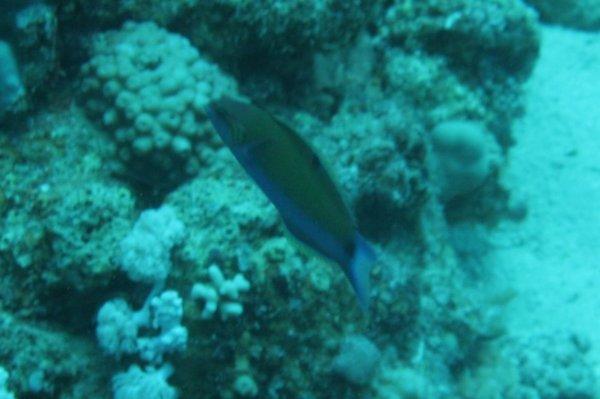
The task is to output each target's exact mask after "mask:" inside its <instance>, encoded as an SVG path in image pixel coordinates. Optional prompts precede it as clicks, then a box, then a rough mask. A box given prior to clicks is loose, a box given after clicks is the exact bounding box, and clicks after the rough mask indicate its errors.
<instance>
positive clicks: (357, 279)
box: [206, 97, 375, 309]
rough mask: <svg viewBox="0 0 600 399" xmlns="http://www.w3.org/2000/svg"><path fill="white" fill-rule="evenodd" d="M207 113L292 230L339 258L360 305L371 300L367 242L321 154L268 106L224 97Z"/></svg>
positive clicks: (372, 256) (320, 251) (321, 251)
mask: <svg viewBox="0 0 600 399" xmlns="http://www.w3.org/2000/svg"><path fill="white" fill-rule="evenodd" d="M206 112H207V115H208V117H209V119H210V120H211V122H212V124H213V126H214V127H215V130H216V131H217V132H218V133H219V135H220V136H221V138H222V140H223V141H224V142H225V144H226V145H227V146H228V147H229V149H230V150H231V152H232V153H233V155H234V156H235V157H236V159H237V160H238V162H239V163H240V164H241V165H242V166H243V168H244V169H245V170H246V172H247V173H248V175H250V177H252V179H253V180H254V181H255V182H256V184H257V185H258V186H259V187H260V188H261V189H262V191H263V192H264V193H265V195H266V196H267V197H268V198H269V200H270V201H271V202H272V203H273V205H275V207H276V208H277V210H278V211H279V214H280V215H281V217H282V219H283V222H284V224H285V226H286V227H287V229H288V230H289V231H290V233H291V234H292V235H293V236H294V237H295V238H296V239H297V240H299V241H300V242H301V243H302V244H304V245H306V246H308V247H309V248H311V249H312V250H314V251H315V252H317V253H318V254H320V255H322V256H323V257H325V258H327V259H329V260H332V261H334V262H335V263H337V264H338V265H339V266H340V267H341V268H342V270H343V271H344V273H345V274H346V276H347V277H348V279H349V280H350V283H351V284H352V287H353V288H354V291H355V292H356V295H357V297H358V300H359V302H360V304H361V306H362V307H363V308H364V309H367V308H368V303H369V272H370V268H371V265H372V264H373V262H374V261H375V254H374V252H373V250H372V248H371V246H370V245H369V244H368V243H367V242H366V241H365V239H364V238H363V237H362V236H361V235H360V234H359V233H358V231H357V229H356V227H355V224H354V221H353V219H352V215H351V214H350V211H349V209H348V207H347V206H346V204H345V202H344V200H343V198H342V196H341V194H340V192H339V190H338V189H337V186H336V184H335V183H334V181H333V179H332V178H331V176H330V174H329V173H328V172H327V170H326V168H325V167H324V166H323V163H322V162H321V160H320V158H319V156H318V155H317V154H316V153H315V151H314V150H313V149H312V148H311V147H310V145H309V144H308V143H307V142H306V141H304V140H303V139H302V137H300V136H299V135H298V134H297V133H296V132H295V131H294V130H292V129H291V128H290V127H288V126H286V125H285V124H284V123H282V122H281V121H279V120H277V119H276V118H274V117H273V116H271V115H270V114H269V113H268V112H267V111H265V110H263V109H261V108H259V107H257V106H255V105H252V104H249V103H246V102H242V101H239V100H235V99H232V98H229V97H223V98H221V99H219V100H217V101H214V102H212V103H210V105H209V106H208V107H207V108H206Z"/></svg>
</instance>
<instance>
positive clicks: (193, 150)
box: [82, 22, 236, 189]
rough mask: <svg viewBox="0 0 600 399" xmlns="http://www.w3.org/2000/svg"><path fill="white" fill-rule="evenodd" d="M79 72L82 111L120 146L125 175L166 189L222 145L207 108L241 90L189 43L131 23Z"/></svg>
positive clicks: (98, 45)
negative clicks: (209, 121) (213, 128)
mask: <svg viewBox="0 0 600 399" xmlns="http://www.w3.org/2000/svg"><path fill="white" fill-rule="evenodd" d="M82 72H83V83H82V86H83V87H82V90H83V95H84V101H85V103H84V106H85V108H86V110H87V111H88V113H89V114H90V115H91V116H92V118H93V119H94V120H95V121H97V122H98V123H99V124H100V125H101V126H102V127H103V129H105V130H106V131H108V132H109V133H110V135H111V137H112V138H113V140H114V141H115V142H116V143H117V146H118V154H119V157H120V159H121V160H122V161H124V163H125V164H126V165H127V167H128V171H127V172H128V174H130V175H133V176H134V177H135V178H137V179H138V180H140V181H143V182H145V183H147V184H150V185H152V186H154V187H157V186H158V187H159V188H166V189H169V188H172V187H174V186H176V185H177V184H178V183H180V182H181V181H183V180H185V179H186V178H187V177H188V176H190V175H193V174H195V173H196V172H197V171H198V170H199V168H200V166H201V165H202V164H203V163H208V162H209V160H208V158H209V157H210V154H211V150H210V149H211V148H214V147H216V146H218V141H215V138H214V136H213V135H212V133H211V132H212V130H211V129H210V126H209V124H208V121H207V119H206V118H205V115H204V112H203V108H204V106H205V105H206V104H207V103H208V102H209V101H210V100H211V99H213V98H217V97H219V96H221V95H222V94H224V93H234V92H235V91H236V84H235V82H234V81H233V80H232V79H230V78H229V77H227V76H225V75H224V74H223V73H222V72H221V71H220V70H219V68H218V67H217V66H215V65H213V64H211V63H209V62H207V61H205V60H203V59H202V58H201V57H200V55H199V54H198V51H197V50H196V49H195V48H194V47H193V46H192V45H191V44H190V43H189V42H188V40H187V39H185V38H184V37H182V36H179V35H176V34H172V33H169V32H167V31H166V30H164V29H162V28H159V27H158V26H156V25H155V24H153V23H134V22H127V23H126V24H125V25H124V27H123V28H122V29H121V30H119V31H110V32H107V33H102V34H99V35H98V36H97V37H96V38H95V41H94V43H93V45H92V57H91V59H90V60H89V62H87V63H86V64H85V65H84V66H83V68H82ZM148 170H151V171H152V173H148Z"/></svg>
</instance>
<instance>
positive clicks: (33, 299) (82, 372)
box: [0, 0, 588, 399]
mask: <svg viewBox="0 0 600 399" xmlns="http://www.w3.org/2000/svg"><path fill="white" fill-rule="evenodd" d="M51 4H53V5H54V6H55V8H53V7H48V6H44V5H43V4H40V3H39V2H31V3H28V4H24V5H23V7H17V9H16V10H13V11H11V12H10V21H9V23H10V24H13V22H14V21H16V20H17V19H18V18H21V19H18V20H19V21H21V22H19V24H18V25H14V24H13V25H11V26H14V27H17V28H18V29H17V32H18V31H19V29H20V32H21V33H18V34H16V35H15V36H11V37H10V38H8V39H5V38H2V39H1V40H3V41H6V43H9V44H10V46H11V48H12V50H13V51H14V53H15V54H14V55H15V58H17V61H18V62H17V67H18V68H20V73H21V75H20V77H21V78H22V81H23V84H24V86H25V88H26V89H27V93H28V95H29V94H30V93H33V92H35V89H31V88H32V87H38V88H39V87H42V85H43V83H39V82H47V81H48V79H50V78H49V75H52V73H53V71H56V69H55V68H56V62H57V60H60V62H62V63H63V65H61V67H62V68H61V73H63V74H64V78H63V80H61V81H60V82H61V85H60V88H58V89H57V90H56V92H53V91H52V90H48V91H47V92H44V95H46V96H48V102H47V103H45V102H43V100H41V102H40V103H34V104H36V107H37V108H35V114H33V116H32V117H31V118H30V119H28V120H26V121H27V122H28V123H26V124H24V126H23V128H22V130H20V131H17V130H16V129H14V131H12V130H11V131H10V132H9V134H3V135H0V176H2V190H0V262H1V263H2V265H3V267H2V268H0V305H1V308H2V311H3V312H7V313H2V319H3V320H1V321H2V322H0V341H1V343H2V345H0V347H1V348H2V350H0V364H2V365H3V366H4V367H5V368H6V371H7V372H8V373H9V374H10V378H9V386H10V388H11V389H12V390H13V391H14V392H15V396H19V397H21V396H23V397H29V396H36V395H37V396H40V397H46V396H47V397H64V398H70V397H73V398H76V397H98V398H104V397H109V396H110V389H111V385H110V376H111V375H112V376H113V378H112V394H113V396H114V397H115V398H117V399H129V398H137V397H141V396H145V397H148V398H149V399H150V398H154V397H157V398H158V397H160V398H175V397H177V396H178V395H180V396H181V397H184V398H186V397H197V396H198V395H200V394H201V395H202V396H203V397H209V398H210V397H219V398H224V399H234V398H243V397H261V398H262V397H264V398H286V397H291V398H311V399H321V398H323V399H324V398H331V397H336V398H346V399H353V398H358V397H373V398H379V399H384V398H400V397H409V398H410V397H414V398H427V399H431V398H437V397H439V398H444V397H458V395H459V391H460V389H461V387H460V386H459V384H458V383H459V382H462V381H459V379H462V378H463V376H464V375H466V374H467V373H468V372H469V371H470V370H475V369H477V367H479V366H481V364H480V360H479V359H481V356H482V354H483V353H485V351H486V350H487V349H489V343H490V342H492V341H494V340H496V339H497V338H498V337H500V336H502V334H503V328H502V327H503V326H502V323H501V307H502V304H501V303H499V302H498V301H494V300H493V299H490V298H487V297H486V295H484V294H478V293H477V292H476V291H475V290H474V289H473V286H474V285H475V284H474V282H473V274H472V273H470V271H469V270H467V269H468V267H466V266H465V265H464V264H463V261H462V260H463V258H464V257H463V255H464V254H462V253H458V254H457V251H458V252H460V251H461V248H459V247H458V246H457V245H454V243H453V242H452V241H451V233H452V227H449V223H455V222H457V221H460V222H464V220H465V219H469V223H473V224H476V223H482V222H483V223H490V222H493V221H494V220H498V219H499V218H502V217H504V216H505V214H504V213H503V209H505V208H506V204H507V203H508V192H507V191H506V190H505V189H504V188H503V187H502V186H501V184H500V182H499V173H500V169H501V168H502V166H503V164H502V157H503V156H504V155H505V153H506V152H507V151H508V150H509V148H510V143H511V130H510V124H511V121H512V120H513V119H514V117H515V116H516V115H518V110H519V94H520V91H519V90H520V84H521V82H522V81H523V79H525V78H526V76H527V75H528V73H529V72H530V70H531V68H532V65H533V62H534V60H535V57H536V56H537V46H538V37H537V33H536V25H535V22H536V21H535V17H534V16H533V14H532V13H531V11H530V10H529V9H528V8H526V6H524V5H522V4H521V3H520V2H518V1H516V0H515V1H513V0H511V1H500V0H494V1H491V2H472V1H467V0H452V1H441V0H427V1H419V2H416V1H401V0H398V1H391V2H389V1H374V2H367V1H363V0H356V1H349V2H348V1H338V0H327V1H299V0H298V1H295V0H294V1H267V0H264V1H257V2H239V1H233V0H210V1H206V2H198V1H195V0H181V1H175V2H166V1H159V0H129V1H119V2H111V1H104V0H103V1H99V2H97V3H96V4H95V5H94V6H88V5H87V2H82V1H81V0H54V1H53V2H52V3H51ZM27 7H42V8H33V9H29V8H27ZM22 9H27V10H29V11H27V12H23V13H21V11H22ZM36 10H38V11H36ZM44 10H45V11H44ZM17 14H19V15H20V17H18V18H17ZM7 15H9V14H7ZM55 15H56V17H55ZM26 17H27V18H26ZM14 18H17V19H14ZM55 18H58V19H57V20H56V19H55ZM126 19H131V20H130V21H128V22H125V21H124V20H126ZM27 21H29V22H27ZM36 21H38V22H36ZM39 21H46V22H47V28H48V30H44V29H42V28H43V27H44V26H45V25H44V24H43V23H42V22H39ZM56 21H57V22H58V28H57V26H56V25H55V23H56ZM88 21H89V22H90V23H89V24H86V22H88ZM134 21H135V22H134ZM123 22H125V23H124V24H123ZM83 25H85V26H86V30H85V31H84V30H83V28H81V26H83ZM167 27H168V30H167ZM57 36H58V37H57ZM26 38H33V39H31V40H32V41H30V42H27V40H26ZM28 40H29V39H28ZM55 40H56V42H57V43H59V45H58V46H54V45H52V43H54V42H55ZM27 43H30V44H27ZM31 43H35V45H33V44H31ZM38 45H39V49H37V50H36V49H34V47H35V46H38ZM28 46H29V47H28ZM32 46H33V47H32ZM27 49H28V50H27ZM25 50H27V51H29V50H31V52H32V55H35V54H41V55H42V58H43V59H40V65H39V68H40V69H39V70H38V71H37V72H32V71H33V69H27V63H28V62H31V61H27V59H25V58H23V59H21V52H22V51H23V52H26V51H25ZM6 65H8V64H6ZM24 65H25V69H23V68H24ZM225 70H226V71H228V72H230V73H231V75H232V76H235V77H236V80H234V78H231V77H229V76H228V75H226V74H225V73H224V72H222V71H225ZM23 71H24V72H23ZM28 71H29V72H28ZM13 72H14V71H13ZM78 74H79V75H78ZM30 75H38V76H40V77H41V78H40V80H38V81H34V80H31V79H32V78H31V76H30ZM76 77H79V78H80V79H79V80H77V79H75V78H76ZM71 81H72V82H71ZM30 82H34V83H30ZM35 82H38V83H35ZM31 84H33V86H31ZM79 84H81V87H78V85H79ZM238 86H239V87H242V88H243V92H244V95H245V96H248V97H249V98H251V99H253V100H255V101H256V102H259V103H261V105H262V106H264V107H265V108H266V109H268V110H269V111H271V112H273V113H274V114H275V115H277V116H278V117H279V118H280V119H281V120H282V122H283V123H286V124H288V125H289V126H290V127H292V128H294V129H296V130H297V131H298V133H299V134H300V135H302V136H303V137H304V138H306V139H307V140H308V141H309V142H311V143H312V144H313V145H314V146H315V147H316V148H317V149H318V150H319V151H320V152H321V154H322V158H323V160H324V161H325V162H327V163H329V164H330V167H331V170H332V172H333V174H334V175H335V176H336V177H337V180H338V181H339V186H340V191H341V192H342V193H343V195H344V197H345V198H346V199H347V201H348V203H349V205H350V207H351V208H352V211H353V213H354V215H355V217H356V221H357V224H358V226H359V229H360V230H361V231H362V232H363V233H364V234H365V235H366V236H367V237H368V238H369V239H370V240H372V241H373V243H374V246H375V247H376V249H377V252H378V257H379V258H378V259H379V260H378V262H377V264H376V265H375V266H374V268H373V272H372V276H371V277H372V286H373V287H372V300H371V303H372V307H371V309H370V310H369V314H368V316H365V314H364V313H362V311H361V310H360V308H359V306H357V303H356V298H355V297H354V295H353V293H352V290H351V287H350V285H349V284H348V281H347V280H346V278H345V276H344V271H343V270H340V268H339V267H338V266H332V265H329V264H327V263H326V262H324V261H322V260H321V259H319V258H316V257H314V256H312V255H311V254H307V253H306V251H303V250H302V248H298V247H297V246H296V245H294V243H293V242H292V240H290V239H289V238H287V237H286V235H285V227H284V224H283V223H282V221H281V220H280V218H279V217H278V215H277V213H276V210H275V208H274V207H273V206H272V205H271V204H270V203H269V202H268V201H267V199H266V198H265V197H264V196H263V195H262V194H261V192H260V191H259V190H258V188H257V187H255V186H254V184H253V183H252V181H251V180H250V179H248V178H247V177H246V175H245V174H244V172H243V170H242V169H241V168H240V166H239V165H238V164H237V163H236V161H235V159H234V158H233V156H232V155H231V154H230V153H229V152H228V151H227V150H226V149H225V148H223V146H222V144H221V142H220V141H219V139H218V136H217V135H216V134H214V132H213V131H212V128H211V127H210V125H209V123H208V121H207V120H206V117H205V115H204V107H205V105H206V104H208V102H209V101H211V100H212V99H215V98H218V97H219V96H221V95H224V94H228V95H237V94H236V93H237V91H238V89H237V87H238ZM74 93H78V97H79V101H77V102H76V103H73V102H72V101H71V99H72V98H74V97H75V95H74ZM65 99H67V100H65ZM81 109H83V110H84V111H85V112H86V113H85V114H84V113H83V112H81ZM86 117H87V118H89V119H90V120H91V121H92V122H93V123H94V124H95V125H93V124H91V123H89V122H88V121H87V119H86ZM457 120H458V121H463V122H456V121H457ZM452 121H454V122H452ZM465 121H469V122H465ZM457 124H458V127H457ZM11 129H12V128H11ZM442 171H443V173H440V172H442ZM444 173H447V174H444ZM440 176H441V177H440ZM437 193H442V194H441V195H437ZM477 201H480V202H477ZM474 203H475V204H477V206H472V204H474ZM461 206H463V207H461ZM150 207H153V208H156V209H154V210H151V209H149V208H150ZM467 208H468V209H467ZM136 220H137V222H136ZM465 223H466V222H465ZM490 224H492V223H490ZM464 251H468V249H466V250H464ZM464 251H463V252H464ZM473 256H477V254H475V255H473ZM17 287H18V288H17ZM190 288H191V290H190ZM94 316H96V317H94ZM94 330H95V331H96V337H95V338H96V339H97V341H98V342H93V341H94V340H95V338H94V337H93V333H91V331H94ZM23 342H25V343H26V344H25V345H23ZM68 342H75V344H70V345H67V343H68ZM92 342H93V343H92ZM24 347H25V348H26V349H25V350H21V348H24ZM538 349H539V348H538ZM568 351H569V353H571V352H574V350H573V348H572V347H571V348H570V349H568ZM101 352H104V354H105V355H109V356H105V358H102V357H101ZM390 353H391V355H390ZM513 357H517V356H516V355H514V356H513ZM570 357H572V356H571V355H569V358H570ZM543 358H544V361H545V362H547V363H548V364H554V365H556V366H557V367H560V366H562V365H564V362H562V360H557V359H556V356H554V355H553V354H548V355H547V356H546V355H544V356H543ZM521 360H522V361H521V363H522V364H523V365H525V364H527V367H526V368H527V370H533V371H534V374H536V375H537V374H539V375H544V374H543V372H540V371H539V370H536V369H535V367H534V366H530V365H529V363H532V361H531V360H530V359H529V358H523V359H521ZM136 363H137V364H136ZM572 363H573V364H575V363H576V362H572ZM567 366H569V365H567ZM575 366H577V367H575V368H580V367H579V366H580V365H577V364H575ZM570 368H571V367H570V366H569V369H570ZM423 370H426V371H427V372H426V373H425V372H424V371H423ZM523 370H525V369H523V368H522V369H519V372H518V373H516V374H518V375H519V376H521V377H522V381H523V382H524V385H528V386H529V388H530V389H534V390H537V391H538V392H542V393H543V392H546V391H544V389H546V388H545V387H543V386H542V385H541V384H542V382H540V381H541V378H537V380H536V381H537V382H540V385H536V384H537V382H536V383H533V382H527V383H525V381H529V380H527V379H526V376H525V375H526V372H525V371H523ZM585 373H587V372H585ZM585 373H584V374H585ZM573 374H575V373H573ZM586 376H587V374H585V375H584V377H585V378H584V379H583V380H582V381H583V384H582V385H581V386H583V388H581V386H580V387H579V388H577V386H576V384H575V382H574V378H571V377H572V375H571V374H568V375H567V377H564V376H563V377H564V378H563V377H561V378H563V379H565V380H568V381H567V383H566V385H569V386H574V387H576V388H577V389H579V391H577V392H584V393H586V394H587V392H588V391H587V389H588V385H587V382H586V381H587V380H586V378H587V377H586ZM521 377H520V378H521ZM433 381H435V383H436V384H435V385H436V387H435V389H433V388H432V389H430V390H422V389H421V388H422V387H423V386H425V385H428V384H429V385H431V382H433ZM520 381H521V380H520ZM544 384H545V383H544ZM546 385H547V384H546ZM551 394H554V393H551ZM28 395H29V396H28ZM44 395H45V396H44ZM540 395H541V393H540Z"/></svg>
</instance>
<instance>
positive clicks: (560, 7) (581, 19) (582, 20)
mask: <svg viewBox="0 0 600 399" xmlns="http://www.w3.org/2000/svg"><path fill="white" fill-rule="evenodd" d="M526 2H527V3H529V4H531V5H532V6H533V7H535V9H536V10H538V12H539V13H540V17H541V19H542V20H543V21H545V22H549V23H553V24H559V25H563V26H565V27H568V28H575V29H582V30H598V29H600V5H599V4H598V2H597V1H594V0H526Z"/></svg>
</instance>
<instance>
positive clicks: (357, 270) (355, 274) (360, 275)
mask: <svg viewBox="0 0 600 399" xmlns="http://www.w3.org/2000/svg"><path fill="white" fill-rule="evenodd" d="M355 244H356V245H355V249H354V255H353V256H352V259H351V260H350V265H349V269H348V272H349V277H350V283H351V284H352V287H353V288H354V291H355V292H356V296H357V297H358V302H359V303H360V306H361V307H362V308H363V310H364V311H367V310H368V309H369V297H370V273H371V267H372V266H373V264H374V263H375V260H376V256H375V252H374V251H373V248H371V245H369V243H368V242H367V241H366V240H365V239H364V238H363V237H362V236H361V235H360V234H356V238H355Z"/></svg>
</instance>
